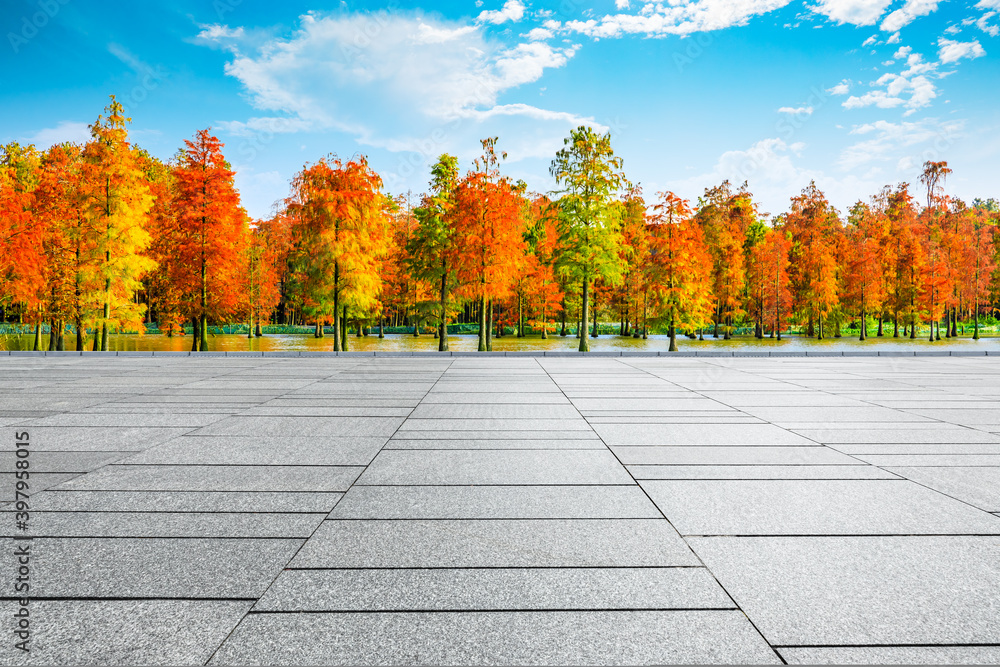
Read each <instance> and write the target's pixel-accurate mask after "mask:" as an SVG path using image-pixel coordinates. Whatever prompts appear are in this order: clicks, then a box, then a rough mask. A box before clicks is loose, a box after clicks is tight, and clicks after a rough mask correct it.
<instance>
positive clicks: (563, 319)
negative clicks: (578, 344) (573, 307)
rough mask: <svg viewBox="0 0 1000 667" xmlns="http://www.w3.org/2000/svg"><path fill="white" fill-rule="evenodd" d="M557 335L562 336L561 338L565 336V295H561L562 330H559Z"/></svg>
mask: <svg viewBox="0 0 1000 667" xmlns="http://www.w3.org/2000/svg"><path fill="white" fill-rule="evenodd" d="M559 335H560V336H561V337H563V338H565V337H566V298H565V297H563V302H562V330H561V331H560V332H559Z"/></svg>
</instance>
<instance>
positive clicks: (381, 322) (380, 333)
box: [378, 315, 385, 338]
mask: <svg viewBox="0 0 1000 667" xmlns="http://www.w3.org/2000/svg"><path fill="white" fill-rule="evenodd" d="M384 322H385V318H383V317H382V316H381V315H379V316H378V337H379V338H385V324H384Z"/></svg>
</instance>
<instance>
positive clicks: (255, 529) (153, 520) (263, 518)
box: [0, 503, 325, 539]
mask: <svg viewBox="0 0 1000 667" xmlns="http://www.w3.org/2000/svg"><path fill="white" fill-rule="evenodd" d="M32 504H33V505H34V503H32ZM324 516H325V515H324V514H323V513H316V514H305V513H295V514H278V513H247V512H193V513H180V512H45V511H37V510H36V511H34V512H32V513H31V521H30V529H29V530H28V531H24V532H19V534H20V535H26V536H31V537H301V538H303V539H305V538H307V537H309V536H310V535H312V533H313V531H314V530H316V527H317V526H319V524H320V522H322V521H323V518H324ZM0 522H2V523H0V525H3V526H13V525H14V513H13V512H0ZM0 532H2V533H7V536H8V537H10V536H12V535H11V534H10V533H11V531H10V530H9V529H5V530H3V531H0Z"/></svg>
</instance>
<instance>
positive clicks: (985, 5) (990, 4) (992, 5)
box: [976, 0, 1000, 12]
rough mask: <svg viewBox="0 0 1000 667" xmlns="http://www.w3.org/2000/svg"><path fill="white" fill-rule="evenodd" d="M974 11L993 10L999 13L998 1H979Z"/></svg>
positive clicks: (999, 3) (999, 4)
mask: <svg viewBox="0 0 1000 667" xmlns="http://www.w3.org/2000/svg"><path fill="white" fill-rule="evenodd" d="M976 9H995V10H996V11H998V12H1000V0H980V1H979V2H977V3H976Z"/></svg>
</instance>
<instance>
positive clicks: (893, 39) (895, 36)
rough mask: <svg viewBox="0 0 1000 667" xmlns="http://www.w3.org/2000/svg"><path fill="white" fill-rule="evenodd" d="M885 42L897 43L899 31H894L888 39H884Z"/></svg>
mask: <svg viewBox="0 0 1000 667" xmlns="http://www.w3.org/2000/svg"><path fill="white" fill-rule="evenodd" d="M885 43H886V44H899V33H898V32H894V33H892V35H890V36H889V39H887V40H885Z"/></svg>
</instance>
